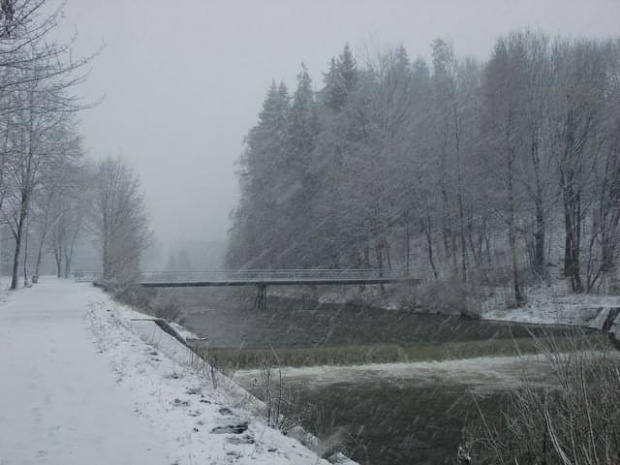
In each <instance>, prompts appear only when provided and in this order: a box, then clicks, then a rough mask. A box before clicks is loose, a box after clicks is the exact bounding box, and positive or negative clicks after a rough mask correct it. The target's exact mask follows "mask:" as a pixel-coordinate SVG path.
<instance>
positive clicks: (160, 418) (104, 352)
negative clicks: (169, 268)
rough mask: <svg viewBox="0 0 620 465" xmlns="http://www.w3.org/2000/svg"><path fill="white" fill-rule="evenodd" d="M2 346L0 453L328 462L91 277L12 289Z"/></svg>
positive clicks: (52, 458) (12, 459)
mask: <svg viewBox="0 0 620 465" xmlns="http://www.w3.org/2000/svg"><path fill="white" fill-rule="evenodd" d="M0 349H1V350H0V354H1V355H0V370H1V371H2V373H3V382H2V383H0V398H2V399H5V400H7V402H5V404H4V405H5V407H3V409H1V410H0V462H2V463H3V464H7V465H8V464H11V465H13V464H25V463H42V464H46V463H49V464H56V463H63V464H67V465H69V464H76V465H77V464H82V463H89V464H102V465H103V464H110V463H127V464H129V463H150V464H155V465H156V464H162V465H170V464H172V463H174V464H178V465H181V464H188V465H189V464H194V463H205V464H226V463H231V464H232V463H235V464H243V463H252V464H264V465H268V464H269V465H271V464H279V465H285V464H308V465H310V464H312V465H316V464H327V463H328V462H327V461H326V460H323V459H320V458H319V457H318V456H317V455H316V454H315V453H314V452H312V451H310V450H309V449H307V448H306V447H304V446H302V445H301V444H300V443H299V442H298V441H296V440H294V439H292V438H290V437H285V436H283V435H282V434H281V433H280V431H278V430H275V429H273V428H270V427H268V426H267V425H266V423H265V422H264V421H263V420H262V419H261V418H259V417H258V416H257V415H255V414H254V413H253V412H252V411H251V405H250V404H251V399H252V398H251V396H249V395H248V394H247V393H246V392H245V391H243V390H242V389H241V388H240V387H239V386H237V385H236V384H235V383H233V382H232V381H230V380H227V379H226V378H224V377H220V376H217V374H216V376H215V377H214V376H213V373H212V372H211V371H210V370H208V369H207V366H206V365H205V364H204V362H202V361H199V363H196V362H197V360H195V359H194V358H192V356H191V352H190V351H188V350H187V349H186V348H185V347H184V346H182V345H181V344H179V343H178V342H177V341H176V340H175V339H173V338H172V337H170V336H168V335H167V334H166V333H164V332H162V331H161V329H160V328H159V327H158V326H157V325H155V324H154V323H153V322H152V320H151V319H150V318H148V317H145V315H143V314H140V313H137V312H134V311H132V310H130V309H128V308H126V307H123V306H119V305H117V304H116V303H114V302H113V301H112V300H111V299H110V298H109V297H108V296H107V295H106V294H104V293H103V292H102V291H100V290H99V289H95V288H93V287H92V286H90V285H88V284H75V283H72V282H67V281H62V280H56V279H42V280H41V282H40V284H38V285H36V286H34V287H33V288H32V289H24V290H21V291H18V292H15V293H12V294H10V295H9V296H7V297H6V302H4V303H3V304H2V305H1V306H0ZM214 380H215V382H214ZM8 400H10V401H8Z"/></svg>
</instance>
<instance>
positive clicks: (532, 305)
mask: <svg viewBox="0 0 620 465" xmlns="http://www.w3.org/2000/svg"><path fill="white" fill-rule="evenodd" d="M485 307H487V308H492V309H490V310H485V311H483V312H482V318H484V319H487V320H497V321H512V322H519V323H533V324H543V325H544V324H547V325H567V326H581V327H586V328H592V329H598V330H601V331H605V332H611V333H612V334H614V335H616V336H620V318H619V315H618V313H619V309H620V296H610V295H596V294H567V293H565V292H558V289H557V288H553V287H538V288H533V289H530V290H528V296H527V305H526V306H525V307H523V308H501V307H502V306H501V304H498V303H497V302H495V303H492V302H487V303H486V304H485Z"/></svg>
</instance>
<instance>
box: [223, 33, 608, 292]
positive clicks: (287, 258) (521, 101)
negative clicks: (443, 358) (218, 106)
mask: <svg viewBox="0 0 620 465" xmlns="http://www.w3.org/2000/svg"><path fill="white" fill-rule="evenodd" d="M431 47H432V61H431V62H430V63H429V62H427V61H425V60H423V59H416V60H415V61H412V60H411V59H410V57H409V55H408V53H407V51H406V50H405V49H404V48H402V47H399V48H396V49H394V50H389V51H387V52H382V53H378V54H377V55H376V56H374V57H370V58H368V57H366V60H365V61H364V64H361V62H360V60H358V59H356V58H355V57H354V56H353V54H352V52H351V50H350V48H349V47H348V46H346V47H345V48H344V51H343V52H342V53H341V54H340V55H339V56H337V57H334V58H333V59H332V60H331V62H330V64H329V69H328V70H327V72H326V73H325V74H324V79H323V87H322V88H321V89H320V90H318V92H315V91H314V90H313V87H312V84H311V81H310V77H309V75H308V72H307V70H306V69H305V67H303V68H302V71H301V73H300V74H299V75H298V82H297V88H296V89H295V91H294V92H293V94H292V95H290V93H289V91H288V89H287V87H286V86H285V85H284V84H280V85H276V84H273V85H272V86H271V88H270V89H269V91H268V93H267V96H266V98H265V101H264V104H263V108H262V110H261V112H260V114H259V120H258V123H257V124H256V126H254V127H253V128H252V129H251V130H250V132H249V134H248V136H247V139H246V150H245V152H244V154H243V155H242V157H241V159H240V161H239V179H240V184H241V201H240V204H239V205H238V207H237V208H236V209H235V210H234V212H233V226H232V229H231V231H230V245H229V249H228V254H227V265H228V266H229V267H232V268H237V267H242V268H315V267H326V268H378V269H394V268H397V269H401V270H404V271H405V272H406V273H415V275H416V276H420V277H424V278H447V277H455V276H458V277H459V279H462V280H470V279H477V280H483V279H484V280H486V281H492V280H498V279H504V280H505V281H506V282H510V283H511V285H512V287H513V289H514V294H515V299H516V302H517V303H523V301H524V298H525V297H524V293H523V286H524V284H525V283H526V282H527V280H531V279H540V278H545V277H546V276H547V274H548V272H549V267H548V264H549V263H554V264H557V265H558V266H559V269H561V271H562V273H563V275H564V276H565V277H566V278H568V279H569V280H570V283H571V286H572V289H573V290H574V291H576V292H582V291H584V290H585V291H592V290H595V289H596V288H597V287H598V286H599V285H600V283H601V282H602V281H603V278H604V277H606V276H613V273H614V272H615V270H616V268H617V255H618V239H619V223H620V40H591V39H574V40H573V39H570V40H569V39H565V38H554V39H551V38H549V37H547V36H545V35H544V34H542V33H537V32H531V31H522V32H515V33H512V34H510V35H508V36H506V37H502V38H500V39H498V40H497V42H496V44H495V47H494V51H493V53H492V55H491V57H490V58H489V59H488V61H486V62H484V63H481V62H478V61H476V60H473V59H470V58H466V59H460V58H458V57H456V56H455V55H454V53H453V49H452V47H451V45H450V44H448V43H446V42H445V41H443V40H441V39H437V40H435V41H434V42H433V43H432V45H431Z"/></svg>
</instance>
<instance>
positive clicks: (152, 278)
mask: <svg viewBox="0 0 620 465" xmlns="http://www.w3.org/2000/svg"><path fill="white" fill-rule="evenodd" d="M402 277H403V276H402V275H401V274H397V273H394V272H390V271H386V270H353V269H349V270H334V269H327V270H321V269H315V270H307V269H306V270H218V271H151V272H145V273H141V275H140V279H141V281H142V282H154V283H158V282H203V281H204V282H218V281H221V282H235V281H244V282H253V281H255V282H262V281H270V282H277V281H317V280H326V281H347V280H348V281H356V280H364V279H386V280H390V279H399V278H402Z"/></svg>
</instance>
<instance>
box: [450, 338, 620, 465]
mask: <svg viewBox="0 0 620 465" xmlns="http://www.w3.org/2000/svg"><path fill="white" fill-rule="evenodd" d="M544 344H545V345H546V354H547V358H548V360H549V363H550V367H551V370H552V373H553V377H554V379H555V381H556V382H557V387H556V388H554V389H548V388H542V387H540V385H536V384H535V383H533V382H531V381H530V380H529V379H527V378H524V379H523V381H522V382H521V385H520V386H518V388H517V389H516V390H515V391H514V393H512V395H511V396H510V399H509V402H508V406H507V407H506V409H505V411H504V414H503V415H502V417H501V418H500V419H499V421H495V422H493V421H492V420H490V419H486V418H483V419H482V421H481V422H480V423H478V426H477V427H476V428H477V429H476V428H473V429H471V431H470V439H469V440H467V441H465V442H464V444H463V446H462V447H461V448H460V449H461V451H466V452H467V453H468V454H469V453H471V460H472V461H471V462H469V463H472V464H474V463H485V464H486V463H493V464H517V463H518V464H520V465H534V464H547V465H569V464H571V465H572V464H588V465H599V464H600V465H603V464H604V465H611V464H617V463H620V403H619V402H618V399H620V357H619V356H618V353H617V352H616V351H615V350H614V349H613V348H612V347H611V346H610V345H609V344H605V345H599V344H597V345H593V346H591V347H590V348H589V349H588V350H577V351H572V352H563V351H561V350H560V349H559V348H558V346H557V345H556V343H555V341H554V340H553V339H551V338H548V339H547V340H546V341H545V342H544Z"/></svg>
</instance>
